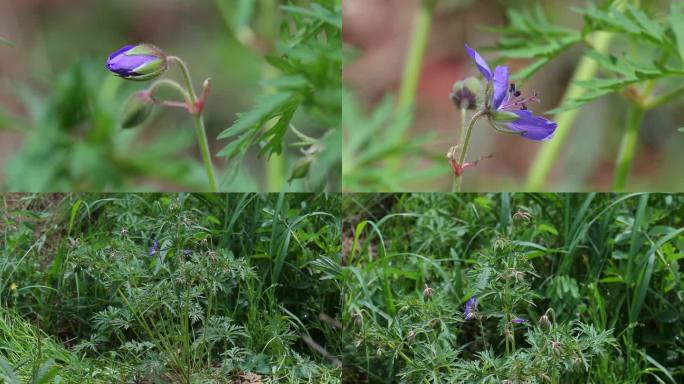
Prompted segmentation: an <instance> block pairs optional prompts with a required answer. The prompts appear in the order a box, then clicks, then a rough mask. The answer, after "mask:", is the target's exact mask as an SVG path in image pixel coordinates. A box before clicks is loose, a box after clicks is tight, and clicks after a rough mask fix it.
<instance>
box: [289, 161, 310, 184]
mask: <svg viewBox="0 0 684 384" xmlns="http://www.w3.org/2000/svg"><path fill="white" fill-rule="evenodd" d="M312 161H313V159H312V158H311V157H310V156H305V157H300V158H299V159H297V161H296V162H295V164H294V167H292V173H291V174H290V178H289V179H288V180H287V181H288V182H291V181H292V180H294V179H303V178H305V177H306V175H308V174H309V169H310V168H311V162H312Z"/></svg>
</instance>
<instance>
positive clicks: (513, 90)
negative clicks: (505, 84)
mask: <svg viewBox="0 0 684 384" xmlns="http://www.w3.org/2000/svg"><path fill="white" fill-rule="evenodd" d="M508 92H509V93H513V92H515V83H511V87H510V88H509V89H508Z"/></svg>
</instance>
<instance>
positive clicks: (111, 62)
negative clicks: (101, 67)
mask: <svg viewBox="0 0 684 384" xmlns="http://www.w3.org/2000/svg"><path fill="white" fill-rule="evenodd" d="M131 48H133V46H132V45H127V46H125V47H123V48H121V49H119V50H118V51H116V52H114V53H112V54H111V55H109V58H108V59H107V69H109V70H110V71H112V72H114V73H116V74H117V75H120V76H131V75H135V74H136V73H135V69H136V68H138V67H140V66H141V65H143V64H145V63H148V62H150V61H152V60H157V59H158V57H156V56H150V55H131V56H128V55H126V52H127V51H129V50H130V49H131Z"/></svg>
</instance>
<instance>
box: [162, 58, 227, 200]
mask: <svg viewBox="0 0 684 384" xmlns="http://www.w3.org/2000/svg"><path fill="white" fill-rule="evenodd" d="M169 62H173V63H176V64H178V66H179V67H180V69H181V72H182V74H183V80H184V81H185V86H186V88H187V93H188V96H189V97H190V100H189V101H190V105H191V107H192V108H193V111H192V116H193V120H194V121H195V135H196V136H197V142H198V144H199V146H200V153H201V155H202V162H203V163H204V170H205V171H206V173H207V178H208V179H209V188H210V190H211V192H217V191H218V187H217V184H216V176H215V175H214V163H213V162H212V161H211V151H210V150H209V142H208V141H207V132H206V130H205V128H204V118H203V117H202V112H203V111H204V103H205V102H206V99H205V98H204V97H206V96H207V94H208V92H209V81H208V80H205V82H204V94H203V99H201V100H198V99H197V94H196V93H195V89H194V88H193V86H192V80H191V78H190V71H189V70H188V66H187V65H186V64H185V62H184V61H183V60H182V59H180V58H179V57H176V56H170V57H169Z"/></svg>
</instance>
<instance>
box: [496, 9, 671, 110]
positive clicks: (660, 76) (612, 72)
mask: <svg viewBox="0 0 684 384" xmlns="http://www.w3.org/2000/svg"><path fill="white" fill-rule="evenodd" d="M596 3H597V2H594V1H590V2H588V5H587V7H586V8H572V11H574V12H577V13H580V14H582V15H583V16H584V19H585V26H584V29H583V30H582V31H581V32H580V31H574V30H572V29H568V28H565V27H562V26H559V25H555V24H552V23H550V22H549V21H548V20H547V19H546V17H545V15H544V11H543V10H542V9H541V6H539V5H538V4H537V6H536V7H535V8H533V11H532V12H528V11H521V10H516V9H510V10H508V12H507V16H508V19H509V24H508V25H507V26H506V27H505V28H490V30H492V31H496V32H499V33H500V34H501V35H502V36H501V39H500V40H499V42H498V43H497V44H496V45H495V46H494V47H492V48H493V49H494V50H496V51H497V52H498V53H499V54H500V55H501V58H502V59H535V61H534V62H533V63H532V64H530V65H528V66H527V67H526V68H524V69H522V70H520V71H519V72H517V73H516V75H515V78H517V79H521V80H525V79H527V78H529V77H530V76H531V75H532V74H534V73H535V72H536V71H537V70H539V69H540V68H542V67H543V66H545V65H547V64H548V63H549V62H550V61H551V60H552V59H554V58H555V57H557V56H558V55H559V54H561V53H563V52H565V51H566V50H567V49H569V48H571V47H573V46H574V45H576V44H577V43H583V42H585V39H586V38H587V37H588V36H589V35H590V34H592V33H595V32H605V33H614V34H617V35H619V36H621V37H624V38H625V40H627V41H628V42H629V43H630V44H631V45H632V47H633V48H632V49H625V50H624V51H623V52H622V53H621V54H620V55H614V54H610V53H603V52H598V51H597V50H595V49H594V47H593V46H592V45H591V43H589V42H587V44H586V55H587V56H588V57H590V58H591V59H592V60H594V61H596V63H597V64H598V65H599V67H600V68H601V70H602V71H603V73H604V76H603V77H600V78H596V79H592V80H586V81H582V82H579V83H578V85H580V86H582V87H584V88H586V89H587V90H588V92H587V93H585V94H584V95H582V96H581V97H579V98H576V99H571V100H568V101H566V103H565V104H564V105H561V106H560V107H558V108H556V109H554V110H553V111H550V113H557V112H561V111H566V110H569V109H574V108H579V107H581V106H582V105H584V104H586V103H588V102H590V101H592V100H595V99H597V98H599V97H601V96H604V95H607V94H610V93H614V92H620V91H623V90H625V89H626V88H627V87H628V86H630V85H634V84H640V83H645V82H647V81H648V82H654V81H656V80H662V81H661V82H659V83H657V85H658V86H662V87H663V89H662V90H661V91H660V92H661V93H667V92H668V90H672V89H675V88H677V86H681V84H682V83H681V81H678V80H676V79H677V77H683V76H684V29H683V27H682V25H684V5H682V4H681V3H677V2H672V4H671V6H670V8H669V13H668V14H662V13H661V12H659V11H660V10H653V11H652V12H650V11H649V10H648V4H644V8H645V9H640V8H637V7H636V6H634V5H632V4H630V3H629V2H625V1H604V2H598V3H599V4H600V5H596ZM654 86H656V84H651V85H650V86H649V87H650V88H653V87H654ZM679 91H680V92H681V89H679ZM627 96H628V97H629V96H630V95H629V94H628V95H627ZM649 96H650V95H649ZM650 97H652V98H655V97H654V96H650ZM644 101H650V100H644Z"/></svg>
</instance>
